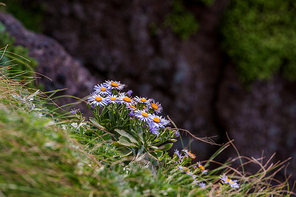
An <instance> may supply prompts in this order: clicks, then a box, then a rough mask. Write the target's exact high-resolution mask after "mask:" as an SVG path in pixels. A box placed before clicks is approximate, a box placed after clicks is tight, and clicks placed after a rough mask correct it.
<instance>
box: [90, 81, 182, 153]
mask: <svg viewBox="0 0 296 197" xmlns="http://www.w3.org/2000/svg"><path fill="white" fill-rule="evenodd" d="M124 86H125V85H124V84H121V83H120V82H118V81H106V82H105V83H103V84H98V85H96V86H95V92H93V93H92V95H91V96H90V98H89V99H88V101H89V107H90V108H91V109H92V112H93V114H94V118H91V119H90V121H91V122H92V123H93V124H94V125H96V126H97V127H98V128H100V129H102V130H105V131H106V132H109V133H110V134H111V135H112V139H113V140H114V141H115V142H114V143H113V144H114V145H116V146H118V147H121V148H123V149H127V150H126V151H127V152H126V154H127V155H130V154H134V155H135V154H143V153H148V154H150V155H151V156H153V157H155V158H157V159H158V158H160V157H161V156H162V155H163V152H164V151H167V150H169V149H170V148H171V147H172V145H173V144H172V143H168V142H175V141H176V140H175V139H174V138H176V137H177V136H176V135H175V131H174V130H173V129H171V128H168V127H165V126H166V125H167V124H168V123H169V121H168V120H166V119H165V118H163V117H161V116H158V115H156V114H157V113H159V112H161V109H162V108H161V104H159V103H158V102H155V101H154V100H153V99H147V98H144V97H138V96H136V97H135V98H132V97H131V92H121V90H122V89H123V88H124Z"/></svg>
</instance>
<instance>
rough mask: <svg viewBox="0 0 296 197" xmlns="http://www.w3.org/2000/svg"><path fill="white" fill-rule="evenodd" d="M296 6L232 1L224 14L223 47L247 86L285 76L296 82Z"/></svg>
mask: <svg viewBox="0 0 296 197" xmlns="http://www.w3.org/2000/svg"><path fill="white" fill-rule="evenodd" d="M295 11H296V3H295V1H294V0H287V1H265V0H249V1H240V0H232V1H231V2H230V4H229V6H228V9H227V11H226V13H225V14H224V19H223V23H222V24H221V32H222V34H223V37H224V40H223V42H222V46H223V48H224V50H226V51H227V53H228V54H229V56H230V57H231V58H232V60H233V61H234V62H235V64H236V65H237V70H238V72H239V74H240V79H241V81H242V82H244V83H250V82H252V81H254V80H265V79H270V78H272V77H273V75H274V74H275V73H277V72H281V73H282V74H283V76H284V77H286V78H287V79H289V80H295V79H296V56H295V54H296V23H295V22H294V18H295Z"/></svg>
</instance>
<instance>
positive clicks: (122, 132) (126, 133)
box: [115, 129, 138, 143]
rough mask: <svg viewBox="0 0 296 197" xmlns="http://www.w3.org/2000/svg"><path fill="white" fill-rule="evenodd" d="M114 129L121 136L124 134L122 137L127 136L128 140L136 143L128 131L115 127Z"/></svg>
mask: <svg viewBox="0 0 296 197" xmlns="http://www.w3.org/2000/svg"><path fill="white" fill-rule="evenodd" d="M115 131H116V132H117V133H119V134H120V135H121V136H124V137H126V138H128V139H129V141H130V142H132V143H138V141H137V140H136V139H135V138H134V137H133V136H132V135H131V134H129V133H128V132H126V131H124V130H119V129H115Z"/></svg>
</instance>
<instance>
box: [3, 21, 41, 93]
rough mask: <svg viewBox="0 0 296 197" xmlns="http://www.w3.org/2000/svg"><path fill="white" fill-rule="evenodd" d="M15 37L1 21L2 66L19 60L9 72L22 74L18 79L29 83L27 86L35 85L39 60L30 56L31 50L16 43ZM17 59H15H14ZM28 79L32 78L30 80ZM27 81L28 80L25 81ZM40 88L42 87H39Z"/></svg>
mask: <svg viewBox="0 0 296 197" xmlns="http://www.w3.org/2000/svg"><path fill="white" fill-rule="evenodd" d="M14 41H15V38H14V37H11V36H10V35H9V34H8V32H7V31H6V27H5V26H4V24H3V23H1V22H0V46H5V45H6V47H2V48H0V52H1V54H2V55H3V56H2V55H1V56H0V66H8V65H10V63H11V62H17V64H14V66H13V69H8V72H9V73H10V74H12V75H17V74H20V75H19V76H18V77H17V79H18V80H19V81H24V83H27V87H35V85H34V83H33V80H32V79H33V77H34V69H35V68H36V66H37V64H38V63H37V61H36V60H35V59H33V58H31V57H29V56H28V54H29V50H28V49H27V48H24V47H22V46H20V45H17V46H16V45H14ZM13 60H15V61H13ZM27 79H31V81H28V80H27ZM25 81H26V82H25ZM39 88H40V87H39Z"/></svg>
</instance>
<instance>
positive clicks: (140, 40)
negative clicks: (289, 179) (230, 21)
mask: <svg viewBox="0 0 296 197" xmlns="http://www.w3.org/2000/svg"><path fill="white" fill-rule="evenodd" d="M27 1H29V0H27ZM40 2H42V3H44V4H45V8H46V9H45V16H46V17H45V18H44V33H45V34H46V35H49V36H51V37H53V38H54V39H56V40H57V41H58V42H60V43H61V45H63V47H65V49H66V51H67V52H69V53H70V54H71V55H72V56H73V57H75V58H77V59H78V60H79V61H76V60H73V59H69V58H70V57H69V56H68V54H67V53H66V52H65V51H64V50H63V49H61V48H60V46H59V47H58V49H59V50H58V51H62V54H64V55H61V56H59V54H60V52H57V50H56V49H55V48H54V46H53V45H48V44H47V45H46V46H44V45H41V46H42V50H41V51H40V49H38V47H40V45H38V44H35V45H32V44H28V42H29V41H28V40H27V41H26V42H25V41H24V42H22V41H18V37H17V36H16V34H19V38H21V37H23V36H22V34H23V33H22V32H19V33H16V32H15V30H13V29H11V30H10V31H11V33H12V34H13V33H14V34H15V35H14V36H16V37H17V41H18V42H19V44H22V45H25V46H27V47H29V48H30V50H31V54H32V56H35V57H36V58H37V60H38V58H39V59H40V60H38V61H40V62H42V61H43V62H44V64H43V63H40V67H39V71H40V72H41V73H42V74H45V75H47V76H48V75H49V77H51V78H53V79H55V80H54V82H53V83H52V84H54V86H59V84H60V83H61V82H60V80H59V79H66V81H67V82H64V83H63V86H62V87H68V88H69V92H68V94H72V93H73V94H75V95H77V96H80V97H84V96H86V95H88V94H89V93H90V92H91V91H92V90H91V87H92V86H93V85H94V84H96V83H100V82H102V81H104V80H106V79H113V80H120V81H122V82H123V83H125V84H127V85H128V88H130V89H132V90H134V93H135V94H136V95H141V96H147V97H152V98H154V99H156V100H157V101H159V102H161V103H162V105H163V107H164V112H165V114H164V115H169V116H170V118H171V119H172V120H174V121H175V123H176V124H177V125H178V126H179V127H180V128H184V129H188V130H190V131H191V132H192V133H193V134H194V135H196V136H198V137H205V136H218V137H216V138H213V139H214V140H215V141H216V142H218V143H225V142H226V141H227V138H226V135H225V132H227V133H228V134H229V136H230V138H231V139H234V140H235V141H234V143H235V145H236V147H237V148H238V150H239V152H240V153H241V154H242V155H246V156H249V157H255V158H259V157H260V156H261V153H262V150H264V151H265V155H266V156H267V158H268V157H270V156H271V154H272V153H273V152H277V156H276V157H275V159H274V160H273V162H274V161H277V160H282V161H283V160H285V159H286V158H288V157H289V156H294V158H293V159H292V160H291V162H292V164H293V165H291V166H294V167H291V166H290V167H289V168H288V173H291V172H294V171H295V170H296V169H295V166H296V155H295V151H293V150H295V149H296V148H295V139H296V136H295V135H296V134H295V131H296V107H295V106H296V94H295V87H296V84H295V83H289V82H287V81H285V80H284V79H281V78H280V77H278V76H276V77H275V78H274V79H273V80H272V81H269V82H256V83H254V84H252V86H251V89H250V90H248V89H246V88H245V87H243V86H242V85H241V84H240V83H239V80H238V75H237V73H236V72H235V67H234V65H232V63H231V60H229V59H228V58H227V56H226V55H225V54H224V53H223V52H222V51H221V50H220V49H219V40H218V38H217V30H218V24H219V20H220V18H221V15H222V14H223V12H224V10H225V8H226V5H227V3H228V0H222V1H216V2H215V3H214V4H213V5H212V6H211V7H205V6H204V5H202V4H199V3H196V2H195V1H189V0H187V1H185V5H187V6H188V10H190V11H191V12H192V13H193V14H194V15H195V17H196V19H197V20H198V22H199V25H200V29H199V31H198V32H197V33H196V34H194V35H192V36H191V37H190V38H189V39H188V40H186V41H182V40H180V39H179V38H178V37H177V36H175V35H174V34H173V33H172V31H171V30H170V29H169V28H166V27H164V26H163V21H164V20H165V16H166V14H168V13H169V11H170V3H171V1H170V0H163V1H161V2H160V1H157V0H146V1H138V0H132V1H118V0H109V1H100V0H86V1H78V0H77V1H62V2H61V1H58V0H52V1H50V3H48V2H47V1H44V2H43V1H40ZM1 20H4V19H1ZM153 25H155V26H156V27H157V28H156V29H153V28H152V27H153ZM152 30H153V31H152ZM31 34H32V33H31ZM25 35H26V34H25ZM32 35H33V34H32ZM36 36H37V35H36ZM40 36H41V35H40ZM37 37H38V36H37ZM43 39H45V40H46V39H49V38H47V37H44V36H43V37H42V39H40V41H39V42H40V43H41V42H42V40H43ZM49 40H51V39H49ZM30 42H32V43H36V42H37V41H34V40H31V41H30ZM51 42H53V41H51ZM42 43H43V42H42ZM55 46H56V45H55ZM45 53H49V55H46V54H45ZM53 54H56V55H57V58H55V57H54V56H53ZM66 54H67V55H66ZM44 55H45V56H44ZM43 56H44V57H43ZM43 58H47V59H46V60H43ZM66 60H67V61H66ZM62 62H68V64H66V65H68V67H67V66H65V64H64V63H62ZM69 62H73V63H69ZM61 65H63V66H61ZM70 65H72V67H71V66H70ZM73 65H76V68H79V69H81V71H80V70H79V71H77V70H76V69H73V68H74V67H73ZM82 65H84V67H82ZM68 68H69V69H70V68H71V69H72V70H73V72H72V74H70V75H67V74H66V70H68ZM85 68H87V69H88V70H89V71H90V72H89V71H87V70H85ZM46 69H47V70H46ZM48 70H52V71H55V70H56V71H57V72H52V75H51V74H48V73H51V72H49V71H48ZM61 70H63V72H62V71H61ZM59 73H63V74H62V77H61V75H60V74H59ZM90 73H91V75H90ZM62 81H63V80H62ZM72 81H74V82H75V83H73V84H71V82H72ZM86 87H87V88H86ZM48 88H53V87H48ZM70 90H71V91H70ZM83 90H84V91H83ZM187 142H188V141H187ZM185 143H186V142H185ZM192 149H193V151H194V152H196V153H197V157H198V159H199V160H204V159H208V158H209V156H210V155H211V154H212V153H213V151H214V150H217V147H214V146H210V145H206V144H203V143H201V142H198V141H194V142H193V144H192ZM293 154H294V155H293ZM222 156H223V157H224V158H222V157H220V159H221V160H226V159H227V158H228V157H229V156H232V157H235V151H234V150H229V151H227V150H226V151H225V152H224V154H223V155H222ZM249 170H252V168H250V169H249ZM293 178H294V179H295V177H293Z"/></svg>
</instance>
